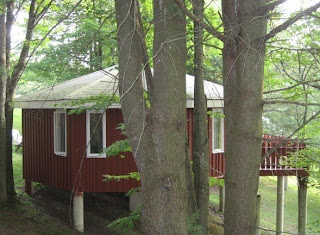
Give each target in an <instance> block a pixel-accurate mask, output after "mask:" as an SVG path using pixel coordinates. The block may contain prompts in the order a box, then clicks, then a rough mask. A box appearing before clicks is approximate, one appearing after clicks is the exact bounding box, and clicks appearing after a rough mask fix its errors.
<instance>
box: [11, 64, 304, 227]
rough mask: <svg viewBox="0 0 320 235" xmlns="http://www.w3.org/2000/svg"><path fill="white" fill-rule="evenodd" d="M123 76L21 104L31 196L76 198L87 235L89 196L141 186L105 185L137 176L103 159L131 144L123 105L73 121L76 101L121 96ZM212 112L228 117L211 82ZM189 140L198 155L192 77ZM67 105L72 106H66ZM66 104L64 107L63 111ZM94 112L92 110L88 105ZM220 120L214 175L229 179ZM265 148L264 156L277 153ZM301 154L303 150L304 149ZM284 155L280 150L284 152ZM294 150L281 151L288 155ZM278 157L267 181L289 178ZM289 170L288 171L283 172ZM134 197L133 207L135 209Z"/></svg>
mask: <svg viewBox="0 0 320 235" xmlns="http://www.w3.org/2000/svg"><path fill="white" fill-rule="evenodd" d="M117 74H118V71H117V69H116V67H115V66H113V67H110V68H107V69H105V70H101V71H97V72H94V73H90V74H87V75H84V76H81V77H78V78H75V79H72V80H69V81H66V82H63V83H61V84H57V85H55V86H52V87H48V88H46V89H43V90H40V91H37V92H34V93H30V94H27V95H24V96H22V97H20V98H18V99H16V101H15V106H16V107H18V108H22V114H23V146H24V148H23V177H24V179H25V181H26V192H27V193H29V194H31V193H32V182H39V183H42V184H45V185H49V186H53V187H57V188H61V189H66V190H70V191H72V192H74V210H76V211H77V213H74V223H75V224H74V226H75V227H76V228H77V229H78V230H80V231H81V230H83V212H82V210H83V197H82V196H83V193H85V192H127V191H128V190H130V189H131V188H134V187H137V186H139V182H137V181H135V180H133V179H130V180H120V181H111V182H104V181H103V179H104V178H103V175H104V174H110V175H124V174H127V173H129V172H132V171H137V168H136V165H135V162H134V159H133V156H132V154H131V153H125V154H124V155H125V156H126V157H125V158H120V157H110V158H107V157H106V156H105V154H100V151H101V149H102V148H105V147H107V146H109V145H111V144H112V143H114V142H115V141H117V140H121V139H123V138H125V137H124V136H123V135H121V131H120V130H118V129H117V126H118V124H120V123H122V122H123V119H122V114H121V109H120V105H119V104H116V103H115V104H111V105H109V106H108V107H106V108H105V109H104V110H101V111H98V112H96V111H93V110H86V111H85V112H83V113H81V114H79V115H77V114H72V115H68V114H67V112H68V111H69V110H70V109H74V108H75V107H74V106H70V102H71V101H77V100H79V99H82V98H88V97H92V96H98V95H101V94H104V95H113V94H118V89H117V87H118V84H117ZM204 86H205V93H206V96H207V106H208V110H210V111H212V112H213V113H221V114H222V113H223V106H224V102H223V87H222V86H221V85H218V84H215V83H212V82H209V81H205V83H204ZM186 92H187V100H186V104H187V110H186V115H187V120H188V122H187V123H188V124H187V125H188V126H187V132H188V133H187V136H188V140H189V146H190V153H192V131H193V105H194V104H193V94H194V77H193V76H190V75H186ZM66 102H68V103H69V105H68V104H67V105H66V104H65V103H66ZM62 104H64V105H62ZM87 105H88V106H90V104H87ZM217 116H219V115H213V118H210V117H208V130H209V141H210V142H209V143H210V150H211V151H210V157H211V160H210V165H211V169H210V175H211V176H215V177H223V173H224V167H225V166H224V165H225V164H224V154H223V153H224V121H223V118H218V117H217ZM270 143H271V142H267V141H265V142H264V143H263V148H262V152H263V154H264V153H265V152H266V150H268V148H270V147H273V146H272V144H270ZM298 148H299V146H298ZM279 149H280V148H279ZM287 151H288V148H286V149H283V151H282V150H281V154H282V155H286V152H287ZM281 154H280V152H279V151H275V152H274V153H273V154H272V155H270V156H269V157H268V158H266V159H265V160H264V161H263V164H262V165H261V175H283V174H284V173H283V172H284V171H283V172H282V171H281V170H282V167H283V166H280V165H279V164H278V163H277V162H276V161H277V159H278V156H279V155H281ZM283 170H284V168H283ZM298 171H299V172H300V173H301V174H304V173H305V171H304V169H291V168H290V169H289V168H288V167H286V169H285V172H286V173H285V175H289V174H297V172H298ZM134 197H136V196H133V197H132V198H131V200H132V202H130V203H135V201H134Z"/></svg>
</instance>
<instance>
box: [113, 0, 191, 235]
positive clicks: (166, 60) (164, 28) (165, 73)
mask: <svg viewBox="0 0 320 235" xmlns="http://www.w3.org/2000/svg"><path fill="white" fill-rule="evenodd" d="M153 4H154V21H155V22H157V24H155V29H154V32H155V33H154V77H153V78H152V81H150V80H148V83H149V84H148V88H150V89H149V90H148V94H149V99H150V104H151V107H150V108H148V107H146V105H145V100H144V91H143V87H142V76H141V70H142V53H143V52H142V44H141V42H142V40H141V38H140V35H141V34H139V27H142V25H141V22H139V21H138V20H137V19H138V12H137V11H138V5H137V2H136V1H135V0H131V1H128V0H116V14H117V24H118V45H119V53H120V54H119V90H120V95H121V106H122V113H123V117H124V122H125V124H126V128H127V133H128V138H129V141H130V144H131V147H132V150H133V153H134V157H135V160H136V163H137V166H138V169H139V171H140V174H141V187H142V190H141V192H142V202H143V208H142V217H141V220H142V229H143V232H144V233H145V234H187V224H186V221H187V203H188V200H187V199H188V195H187V190H186V172H185V154H186V151H185V140H186V94H185V63H186V43H185V16H184V14H183V13H182V12H180V9H179V8H178V7H177V6H176V5H175V4H173V1H171V0H162V1H158V0H157V1H154V3H153ZM138 22H139V23H138ZM150 82H151V84H150Z"/></svg>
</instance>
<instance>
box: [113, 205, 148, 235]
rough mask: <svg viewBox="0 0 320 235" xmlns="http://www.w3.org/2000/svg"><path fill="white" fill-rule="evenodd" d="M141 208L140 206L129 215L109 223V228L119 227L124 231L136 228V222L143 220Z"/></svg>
mask: <svg viewBox="0 0 320 235" xmlns="http://www.w3.org/2000/svg"><path fill="white" fill-rule="evenodd" d="M141 210H142V207H141V206H140V207H139V208H138V209H137V210H135V211H133V212H131V214H130V215H129V216H128V217H124V218H120V219H117V220H115V221H113V222H112V223H110V224H109V225H108V227H109V228H119V229H122V230H124V231H130V230H132V229H133V228H134V223H135V222H137V221H140V220H141V216H140V214H141Z"/></svg>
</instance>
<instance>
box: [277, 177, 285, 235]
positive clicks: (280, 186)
mask: <svg viewBox="0 0 320 235" xmlns="http://www.w3.org/2000/svg"><path fill="white" fill-rule="evenodd" d="M283 219H284V177H283V176H277V227H276V230H277V232H276V235H282V234H283V233H282V232H283Z"/></svg>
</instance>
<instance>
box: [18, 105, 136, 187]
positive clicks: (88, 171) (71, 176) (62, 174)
mask: <svg viewBox="0 0 320 235" xmlns="http://www.w3.org/2000/svg"><path fill="white" fill-rule="evenodd" d="M53 112H54V110H48V109H46V110H45V109H42V110H28V109H25V110H23V138H24V148H23V165H24V167H23V169H24V172H23V173H24V174H23V176H24V179H27V180H30V181H35V182H39V183H43V184H46V185H49V186H53V187H57V188H62V189H69V190H72V189H73V190H75V191H82V192H127V191H128V190H129V189H131V188H133V187H137V186H139V182H137V181H136V180H133V179H130V180H121V181H111V182H103V179H104V178H103V175H104V174H111V175H123V174H127V173H129V172H132V171H137V168H136V165H135V163H134V160H133V156H132V154H131V153H126V154H124V155H125V156H126V158H125V159H122V158H120V157H117V156H116V157H110V158H87V156H86V152H85V149H86V115H85V113H83V114H80V115H67V156H66V157H63V156H57V155H55V154H54V150H53ZM121 122H123V120H122V114H121V111H120V110H118V109H110V110H107V125H106V128H107V146H109V145H110V144H112V143H113V142H115V141H116V140H120V139H123V138H125V137H124V136H123V135H121V131H120V130H116V127H117V126H118V124H119V123H121Z"/></svg>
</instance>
